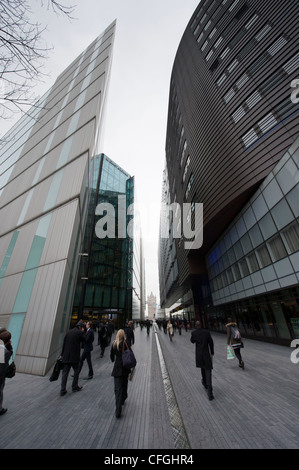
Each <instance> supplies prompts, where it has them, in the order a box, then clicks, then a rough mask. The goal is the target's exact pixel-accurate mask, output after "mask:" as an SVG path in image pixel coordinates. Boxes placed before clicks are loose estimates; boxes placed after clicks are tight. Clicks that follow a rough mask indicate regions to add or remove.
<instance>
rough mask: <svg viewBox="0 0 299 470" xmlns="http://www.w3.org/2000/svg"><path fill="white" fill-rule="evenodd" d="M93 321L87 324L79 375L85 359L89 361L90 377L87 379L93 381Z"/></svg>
mask: <svg viewBox="0 0 299 470" xmlns="http://www.w3.org/2000/svg"><path fill="white" fill-rule="evenodd" d="M91 325H92V323H91V321H88V322H87V323H86V328H87V330H86V334H85V341H84V350H83V353H82V355H81V358H80V364H79V374H80V372H81V369H82V366H83V362H84V361H85V359H86V360H87V364H88V369H89V371H88V377H86V379H92V378H93V368H92V363H91V351H92V350H93V344H92V343H93V342H94V331H93V329H92V328H91Z"/></svg>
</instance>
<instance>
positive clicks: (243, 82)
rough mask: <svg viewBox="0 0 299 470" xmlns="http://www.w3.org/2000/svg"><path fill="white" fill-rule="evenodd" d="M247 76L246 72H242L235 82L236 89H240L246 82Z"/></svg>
mask: <svg viewBox="0 0 299 470" xmlns="http://www.w3.org/2000/svg"><path fill="white" fill-rule="evenodd" d="M248 80H249V77H248V75H247V73H244V74H243V75H242V77H241V78H239V80H238V81H237V82H236V87H237V88H238V90H241V88H242V87H243V86H244V85H245V83H246V82H248Z"/></svg>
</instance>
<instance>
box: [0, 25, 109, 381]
mask: <svg viewBox="0 0 299 470" xmlns="http://www.w3.org/2000/svg"><path fill="white" fill-rule="evenodd" d="M115 26H116V25H115V22H114V23H112V24H111V25H110V26H109V27H108V28H107V29H106V30H105V31H104V32H103V34H101V35H100V36H99V37H98V38H97V39H95V40H94V41H93V43H92V44H91V45H90V46H89V47H87V49H86V50H85V51H84V52H82V54H80V56H79V57H78V58H77V59H76V60H74V61H73V62H72V63H71V65H70V66H69V67H67V68H66V70H65V71H64V72H63V73H62V74H61V75H60V76H59V77H58V78H57V80H56V82H55V83H54V85H53V86H52V87H51V89H50V90H49V91H48V92H47V93H46V94H45V95H44V96H43V97H42V98H41V99H40V100H39V102H38V103H36V106H34V107H33V108H32V110H31V112H29V113H28V114H27V115H25V116H24V117H23V118H21V119H20V120H19V121H18V122H17V124H16V125H14V126H13V128H12V129H11V130H10V131H9V132H8V133H7V134H6V136H5V137H4V138H3V139H2V142H1V150H0V218H1V227H0V326H3V327H7V328H8V329H9V330H10V331H11V332H12V342H13V348H14V355H15V361H16V364H17V369H18V370H19V371H21V372H26V373H32V374H40V375H43V374H45V373H46V372H47V370H48V369H49V367H51V366H52V364H53V362H54V361H55V360H56V359H57V356H58V355H59V354H60V352H61V344H62V340H63V337H64V334H65V332H66V331H67V329H68V328H69V325H70V320H71V315H72V308H73V299H74V292H75V287H76V282H77V275H78V269H79V265H80V260H81V258H82V257H81V255H80V253H83V240H84V233H85V226H86V223H87V218H88V208H89V201H90V195H91V194H92V186H93V181H92V180H91V177H92V176H93V175H94V174H95V171H94V169H93V165H95V164H96V159H94V158H93V157H94V156H95V155H98V154H99V153H100V152H99V146H100V143H101V140H100V136H101V128H102V119H103V113H104V103H105V97H106V91H107V85H108V80H109V73H110V68H111V60H112V51H113V43H114V35H115Z"/></svg>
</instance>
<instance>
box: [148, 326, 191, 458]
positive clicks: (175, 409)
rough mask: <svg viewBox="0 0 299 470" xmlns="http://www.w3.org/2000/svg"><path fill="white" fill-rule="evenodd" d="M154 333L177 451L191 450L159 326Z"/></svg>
mask: <svg viewBox="0 0 299 470" xmlns="http://www.w3.org/2000/svg"><path fill="white" fill-rule="evenodd" d="M154 328H155V330H154V333H155V338H156V345H157V349H158V356H159V363H160V368H161V373H162V379H163V385H164V390H165V395H166V402H167V408H168V413H169V418H170V424H171V429H172V433H173V437H174V446H175V448H176V449H191V445H190V442H189V439H188V435H187V432H186V429H185V425H184V422H183V419H182V415H181V412H180V409H179V406H178V403H177V400H176V396H175V392H174V389H173V386H172V383H171V380H170V376H169V373H168V370H167V366H166V363H165V361H164V356H163V352H162V349H161V345H160V341H159V338H158V334H157V333H158V330H157V326H156V325H154Z"/></svg>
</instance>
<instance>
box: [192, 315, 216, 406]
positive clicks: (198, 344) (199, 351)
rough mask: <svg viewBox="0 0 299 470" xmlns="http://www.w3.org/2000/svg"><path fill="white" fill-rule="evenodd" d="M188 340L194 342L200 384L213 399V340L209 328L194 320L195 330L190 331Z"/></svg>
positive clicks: (210, 398)
mask: <svg viewBox="0 0 299 470" xmlns="http://www.w3.org/2000/svg"><path fill="white" fill-rule="evenodd" d="M190 340H191V343H194V344H195V364H196V367H200V368H201V376H202V384H203V386H204V387H205V388H206V389H207V391H208V397H209V400H213V399H214V395H213V387H212V369H213V359H212V356H214V341H213V339H212V336H211V334H210V332H209V330H207V329H206V328H201V324H200V322H199V321H196V322H195V330H193V331H192V333H191V338H190Z"/></svg>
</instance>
